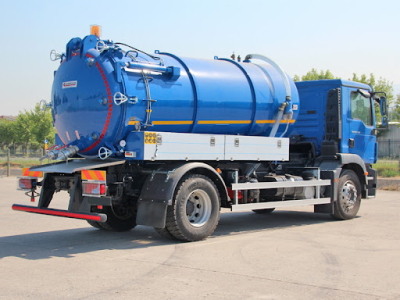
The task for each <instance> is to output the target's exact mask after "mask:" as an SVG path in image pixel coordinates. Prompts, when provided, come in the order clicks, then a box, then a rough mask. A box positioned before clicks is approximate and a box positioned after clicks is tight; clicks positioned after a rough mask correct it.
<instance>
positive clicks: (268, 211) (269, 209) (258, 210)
mask: <svg viewBox="0 0 400 300" xmlns="http://www.w3.org/2000/svg"><path fill="white" fill-rule="evenodd" d="M274 210H275V208H264V209H253V212H255V213H256V214H270V213H272V212H273V211H274Z"/></svg>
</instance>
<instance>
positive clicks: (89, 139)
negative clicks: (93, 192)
mask: <svg viewBox="0 0 400 300" xmlns="http://www.w3.org/2000/svg"><path fill="white" fill-rule="evenodd" d="M285 77H286V78H285ZM288 91H289V92H288ZM51 107H52V113H53V119H54V126H55V128H56V130H57V133H58V136H59V137H60V139H61V140H62V142H63V143H64V144H65V145H68V146H76V149H77V152H78V154H79V155H81V156H83V157H95V156H97V155H98V151H99V149H100V147H107V148H108V149H116V148H117V147H118V143H119V142H120V141H121V140H124V139H126V138H127V137H128V136H129V134H130V133H131V132H132V131H157V132H179V133H209V134H231V135H249V136H271V134H273V136H282V135H283V136H289V134H290V131H291V129H292V127H293V124H294V123H295V121H296V118H297V116H298V111H299V96H298V92H297V89H296V87H295V85H294V83H293V81H292V80H291V79H290V77H289V76H286V75H285V74H284V75H283V76H282V72H280V71H279V69H277V68H276V66H274V65H273V64H255V63H254V62H253V61H250V60H247V61H244V62H238V61H234V60H232V59H219V58H217V57H215V58H214V59H212V60H206V59H194V58H184V57H178V56H176V55H174V54H170V53H162V52H158V51H156V54H155V55H150V54H147V53H144V52H142V51H139V50H137V49H135V48H132V47H130V46H127V45H124V44H120V43H113V42H112V41H103V40H100V39H98V38H97V37H96V36H94V35H90V36H87V37H85V38H84V39H80V38H74V39H72V40H71V41H70V42H69V43H68V44H67V48H66V53H64V54H63V56H62V58H61V64H60V66H59V68H58V70H57V71H56V72H55V77H54V82H53V87H52V103H51ZM280 109H281V111H282V110H284V113H283V115H282V114H281V115H279V111H280ZM287 116H290V117H287ZM275 123H279V126H278V124H277V126H275V129H274V124H275ZM116 152H118V151H116Z"/></svg>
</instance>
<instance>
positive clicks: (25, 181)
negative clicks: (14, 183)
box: [19, 178, 34, 190]
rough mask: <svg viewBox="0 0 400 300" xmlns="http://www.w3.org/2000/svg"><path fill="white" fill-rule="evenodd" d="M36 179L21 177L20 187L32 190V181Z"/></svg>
mask: <svg viewBox="0 0 400 300" xmlns="http://www.w3.org/2000/svg"><path fill="white" fill-rule="evenodd" d="M33 181H34V179H30V178H20V179H19V188H20V189H23V190H30V189H32V183H33Z"/></svg>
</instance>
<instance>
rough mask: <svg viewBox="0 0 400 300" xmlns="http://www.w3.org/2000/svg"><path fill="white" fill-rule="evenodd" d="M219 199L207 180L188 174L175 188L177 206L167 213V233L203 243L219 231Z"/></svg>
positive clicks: (200, 176) (212, 185)
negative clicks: (215, 231)
mask: <svg viewBox="0 0 400 300" xmlns="http://www.w3.org/2000/svg"><path fill="white" fill-rule="evenodd" d="M219 210H220V196H219V193H218V190H217V187H216V186H215V184H214V183H213V182H212V181H211V179H209V178H208V177H206V176H203V175H199V174H189V175H186V176H184V177H183V178H182V180H181V181H180V183H179V184H178V186H177V187H176V191H175V197H174V204H173V205H172V206H169V207H168V209H167V222H166V227H165V228H166V231H167V232H168V233H169V234H171V235H172V236H173V237H175V238H176V239H179V240H182V241H186V242H189V241H200V240H203V239H205V238H207V237H208V236H209V235H211V234H212V233H213V232H214V230H215V228H216V227H217V224H218V221H219V214H220V211H219Z"/></svg>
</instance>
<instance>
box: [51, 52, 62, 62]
mask: <svg viewBox="0 0 400 300" xmlns="http://www.w3.org/2000/svg"><path fill="white" fill-rule="evenodd" d="M61 58H62V54H60V53H58V52H57V51H56V50H54V49H53V50H51V51H50V60H51V61H56V60H58V59H61Z"/></svg>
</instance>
